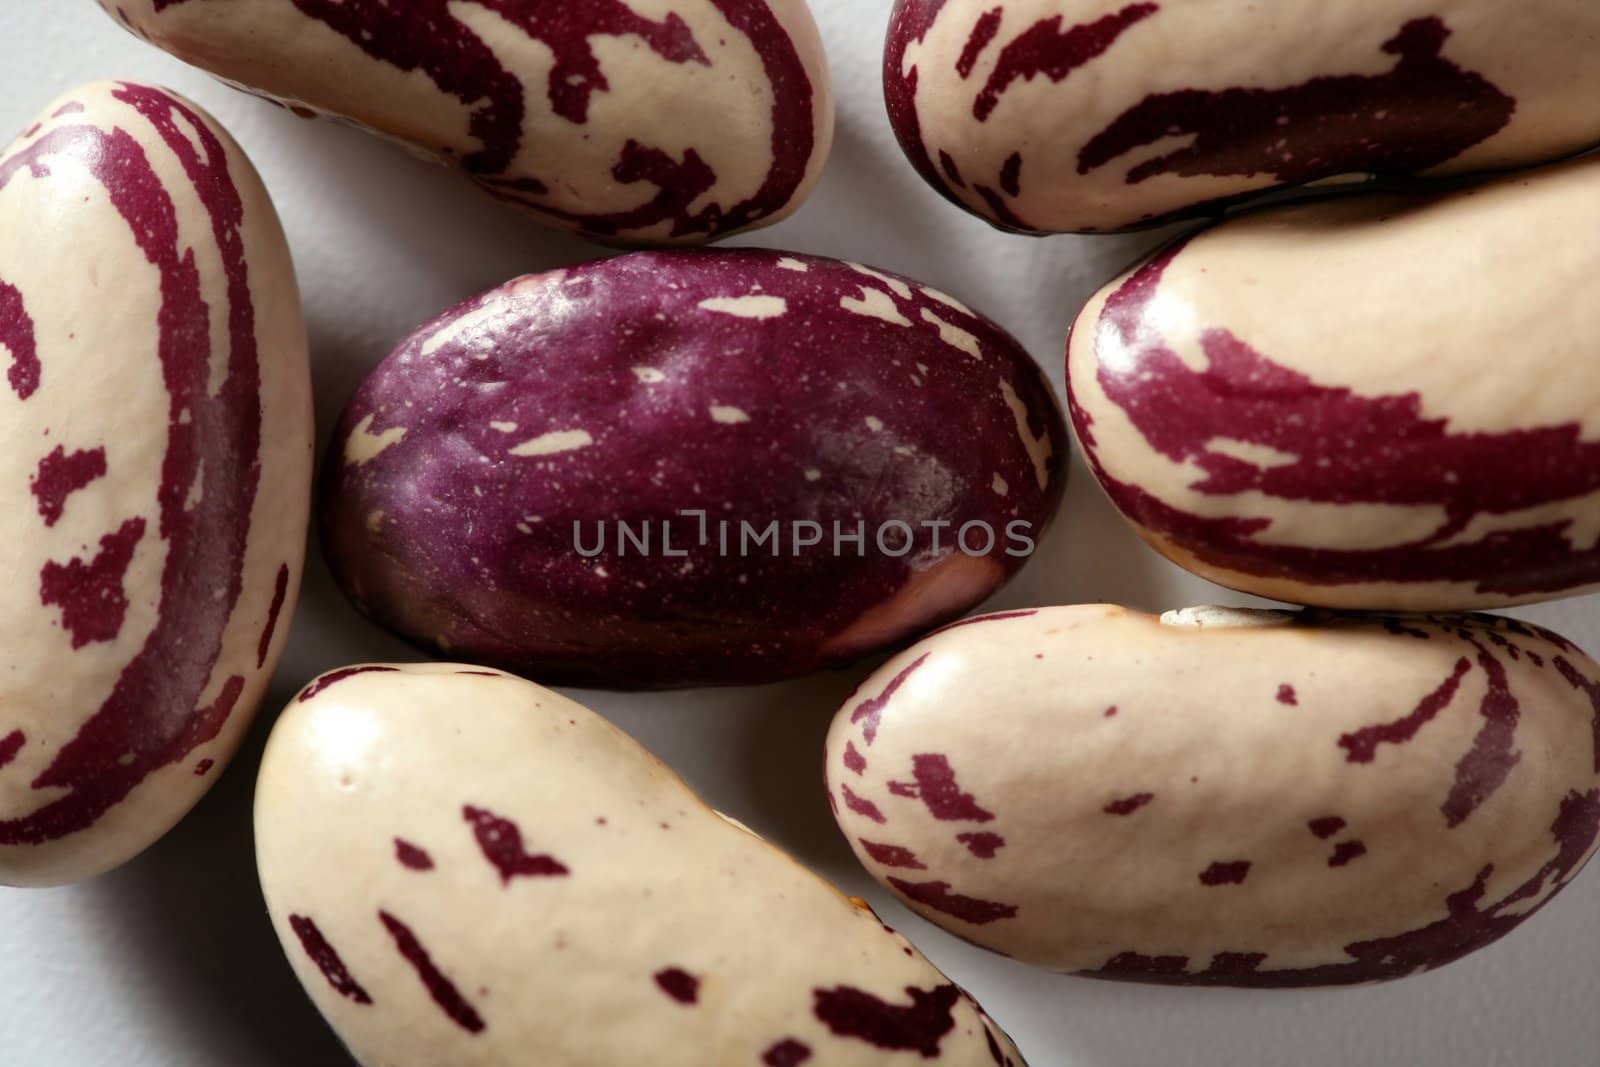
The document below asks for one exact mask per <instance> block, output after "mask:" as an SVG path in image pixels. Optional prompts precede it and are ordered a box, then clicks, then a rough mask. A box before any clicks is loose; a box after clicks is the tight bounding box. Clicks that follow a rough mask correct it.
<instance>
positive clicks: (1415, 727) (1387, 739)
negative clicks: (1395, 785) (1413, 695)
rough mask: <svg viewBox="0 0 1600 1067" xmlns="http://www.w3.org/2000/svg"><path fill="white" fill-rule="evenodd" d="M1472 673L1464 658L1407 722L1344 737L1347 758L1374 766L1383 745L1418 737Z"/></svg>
mask: <svg viewBox="0 0 1600 1067" xmlns="http://www.w3.org/2000/svg"><path fill="white" fill-rule="evenodd" d="M1471 670H1472V663H1471V661H1470V660H1468V659H1467V658H1466V657H1465V656H1463V657H1461V658H1460V659H1459V660H1457V661H1456V665H1455V670H1454V671H1453V672H1452V673H1451V675H1450V677H1448V678H1446V679H1445V680H1444V681H1443V682H1441V683H1439V686H1438V688H1436V689H1434V690H1433V692H1431V693H1429V694H1428V695H1427V696H1425V697H1423V698H1422V700H1421V701H1420V702H1418V704H1417V706H1416V708H1414V709H1413V710H1412V711H1411V713H1410V714H1408V715H1406V716H1405V717H1404V718H1402V719H1396V720H1395V721H1394V722H1387V723H1381V724H1379V725H1377V726H1364V727H1362V728H1361V729H1360V730H1357V731H1355V732H1354V733H1348V734H1344V735H1343V736H1341V737H1340V738H1339V747H1340V748H1342V749H1344V750H1345V753H1346V755H1345V758H1346V759H1347V760H1348V761H1349V762H1351V763H1371V762H1372V761H1373V760H1374V759H1376V758H1377V755H1378V746H1379V745H1382V744H1390V745H1403V744H1405V743H1406V742H1407V741H1410V740H1411V739H1412V738H1413V737H1416V736H1417V733H1418V732H1419V731H1420V730H1421V729H1422V728H1423V727H1424V726H1426V725H1427V724H1428V723H1430V722H1432V721H1433V720H1434V718H1435V717H1436V716H1437V715H1438V714H1439V712H1441V711H1443V710H1444V709H1445V708H1446V707H1448V706H1449V705H1450V702H1451V701H1452V700H1454V699H1455V696H1456V691H1457V690H1458V689H1460V688H1461V680H1462V679H1463V678H1465V677H1466V676H1467V673H1468V672H1469V671H1471Z"/></svg>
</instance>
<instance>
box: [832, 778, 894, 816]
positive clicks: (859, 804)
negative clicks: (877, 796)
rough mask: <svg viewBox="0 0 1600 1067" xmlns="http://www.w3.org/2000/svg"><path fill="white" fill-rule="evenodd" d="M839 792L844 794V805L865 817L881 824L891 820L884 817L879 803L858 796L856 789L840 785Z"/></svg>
mask: <svg viewBox="0 0 1600 1067" xmlns="http://www.w3.org/2000/svg"><path fill="white" fill-rule="evenodd" d="M839 792H840V793H841V794H842V795H843V796H844V806H845V807H847V808H849V809H850V810H851V811H853V812H855V813H856V814H857V815H859V816H861V817H862V818H863V819H871V820H872V821H873V822H875V823H879V824H882V823H886V822H888V821H889V820H888V819H886V818H884V817H883V812H881V811H879V810H878V805H876V804H874V803H873V802H872V801H870V800H868V799H867V798H866V797H860V796H857V795H856V794H855V792H854V790H852V789H851V788H850V787H849V786H847V785H840V786H839Z"/></svg>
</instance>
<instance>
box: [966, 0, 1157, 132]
mask: <svg viewBox="0 0 1600 1067" xmlns="http://www.w3.org/2000/svg"><path fill="white" fill-rule="evenodd" d="M1159 10H1160V8H1159V7H1158V6H1157V5H1155V4H1129V5H1128V6H1127V7H1125V8H1123V9H1122V10H1121V11H1118V12H1115V13H1113V14H1110V15H1106V16H1105V17H1104V18H1100V19H1097V20H1095V21H1094V22H1090V23H1085V24H1083V25H1080V26H1073V27H1071V28H1069V29H1067V30H1063V29H1062V28H1061V24H1062V16H1060V15H1054V16H1052V17H1050V18H1048V19H1042V20H1040V21H1039V22H1036V23H1034V24H1033V25H1032V26H1031V27H1029V28H1028V29H1027V30H1025V31H1023V33H1021V34H1020V35H1018V36H1017V37H1015V38H1014V39H1013V40H1012V41H1011V43H1010V44H1008V45H1006V46H1005V48H1004V49H1003V50H1002V51H1001V53H1000V61H999V62H998V63H996V64H995V68H994V72H993V73H992V74H990V75H989V81H988V83H987V84H986V85H984V87H983V90H982V91H981V92H979V93H978V96H977V99H975V100H974V101H973V102H972V114H973V115H974V116H975V117H976V118H977V119H978V121H979V122H987V121H988V119H989V116H990V115H992V114H993V113H994V109H995V108H996V107H998V106H999V104H1000V98H1001V97H1002V96H1003V95H1005V92H1006V90H1008V89H1010V88H1011V86H1012V85H1013V84H1014V83H1015V82H1018V81H1027V80H1029V79H1031V78H1035V77H1037V76H1039V75H1041V74H1042V75H1044V76H1045V77H1047V78H1049V79H1050V80H1051V81H1053V82H1057V83H1060V82H1063V81H1065V80H1066V79H1067V77H1068V76H1069V75H1071V74H1072V72H1073V71H1075V70H1077V69H1078V68H1079V67H1081V66H1083V65H1084V64H1086V63H1088V62H1090V61H1091V60H1093V59H1097V58H1099V57H1100V56H1103V55H1105V53H1106V52H1107V51H1109V50H1110V49H1111V46H1112V45H1114V44H1116V43H1117V39H1118V38H1119V37H1121V36H1122V35H1123V34H1124V33H1126V32H1128V30H1130V29H1132V28H1133V27H1134V26H1136V25H1138V24H1139V23H1140V22H1143V21H1144V20H1145V19H1147V18H1149V17H1150V16H1151V15H1154V14H1155V13H1156V12H1157V11H1159Z"/></svg>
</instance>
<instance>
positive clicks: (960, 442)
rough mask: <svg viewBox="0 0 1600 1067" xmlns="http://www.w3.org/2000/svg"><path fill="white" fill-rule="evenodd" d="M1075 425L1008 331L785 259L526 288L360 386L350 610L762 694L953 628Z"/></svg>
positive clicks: (338, 530) (500, 660)
mask: <svg viewBox="0 0 1600 1067" xmlns="http://www.w3.org/2000/svg"><path fill="white" fill-rule="evenodd" d="M1065 449H1066V444H1065V427H1064V426H1063V425H1062V423H1061V416H1060V413H1059V411H1058V409H1057V407H1056V403H1055V399H1054V396H1053V394H1052V392H1051V390H1050V387H1049V385H1048V383H1047V382H1046V381H1045V380H1044V378H1043V376H1042V375H1041V374H1040V373H1039V371H1038V368H1037V367H1036V366H1035V365H1034V364H1033V363H1032V362H1031V361H1030V360H1029V358H1028V356H1027V354H1026V353H1025V352H1024V351H1023V350H1022V349H1021V347H1020V346H1019V345H1018V344H1017V343H1016V342H1015V341H1014V340H1012V339H1011V338H1010V337H1009V336H1008V335H1007V334H1006V333H1005V332H1004V331H1003V330H1001V329H1000V328H999V327H998V326H996V325H995V324H994V323H992V322H990V321H988V320H987V319H984V318H982V317H981V316H978V315H976V314H974V313H973V312H971V311H969V310H968V309H966V308H965V307H963V306H962V305H960V304H959V303H957V302H956V301H954V300H952V299H951V298H949V297H947V296H944V295H942V294H940V293H936V292H934V291H932V290H930V289H927V288H924V287H923V286H921V285H918V284H916V283H914V282H912V281H909V280H907V279H904V278H899V277H895V276H892V275H887V274H882V273H879V272H877V271H874V270H871V269H869V268H865V267H859V266H855V265H852V264H845V263H840V262H837V261H834V260H826V259H819V258H816V257H810V256H792V255H784V254H781V253H776V252H762V251H740V252H726V253H723V252H717V253H712V252H676V253H640V254H636V255H632V256H626V257H622V258H619V259H613V260H609V261H606V262H601V263H594V264H589V265H587V266H581V267H576V268H573V269H571V270H568V271H565V272H557V273H554V274H547V275H542V276H539V277H528V278H522V279H518V280H516V281H513V282H511V283H509V284H508V285H505V286H503V287H501V288H499V289H496V290H493V291H491V292H489V293H486V294H484V295H482V296H480V297H478V298H476V299H474V300H469V301H467V302H466V303H464V304H462V305H460V306H459V307H457V308H454V309H452V310H451V311H449V312H447V313H445V315H443V316H442V317H440V318H439V319H437V320H435V321H434V322H432V323H429V324H428V325H426V326H423V327H422V328H421V329H419V330H418V331H417V332H416V333H414V334H412V336H411V337H410V338H408V339H407V340H406V341H404V342H403V343H402V344H401V345H400V347H399V348H398V349H397V350H396V351H395V353H394V354H393V355H391V356H390V357H389V359H388V360H387V361H386V362H385V363H383V364H382V365H381V366H380V367H379V368H378V369H377V370H376V371H374V372H373V374H372V375H371V377H369V378H368V379H367V381H366V383H365V384H364V385H363V386H362V387H361V389H360V391H359V392H358V393H357V394H356V396H355V398H354V399H353V400H352V401H351V404H350V406H349V408H348V409H347V410H346V412H345V415H344V418H343V421H342V422H341V424H340V427H339V431H338V433H337V434H336V436H335V439H334V443H333V446H332V449H331V451H330V452H329V455H328V459H327V469H326V473H325V475H324V479H323V490H322V492H323V497H322V507H321V521H322V529H323V544H324V546H325V548H326V550H327V553H328V559H329V561H330V563H331V564H332V566H333V569H334V572H335V574H336V576H337V577H338V579H339V581H340V584H341V585H342V586H343V588H344V589H345V591H346V592H347V593H349V594H350V596H351V597H352V599H353V600H354V601H355V602H356V604H357V605H358V606H359V607H361V608H362V610H364V611H365V612H367V613H368V614H369V615H371V616H372V617H373V618H374V619H376V620H378V621H379V622H381V623H383V624H384V625H386V626H389V627H390V628H392V629H394V630H397V631H399V632H400V633H402V634H404V635H406V636H407V637H410V638H412V639H413V640H416V641H418V642H421V643H423V644H426V645H429V646H431V647H434V648H438V649H440V650H443V651H445V652H447V653H448V654H449V655H450V656H452V657H453V658H466V659H472V660H475V661H478V662H486V663H492V664H493V665H495V666H499V667H506V668H507V669H512V670H516V671H517V672H518V673H526V674H531V675H533V676H535V677H538V678H539V679H540V680H544V681H551V680H564V681H582V682H587V683H597V684H601V685H612V686H653V685H683V684H692V683H708V684H710V683H743V682H765V681H773V680H776V679H778V678H781V677H785V676H789V675H796V674H801V673H805V672H808V671H813V670H817V669H819V668H822V667H828V666H833V665H837V664H841V663H845V662H848V661H850V660H852V659H856V658H859V657H860V656H863V655H866V654H868V653H870V652H871V651H873V650H876V649H880V648H884V647H887V646H889V645H892V644H893V643H895V642H897V641H899V640H901V639H902V638H904V637H906V636H908V635H910V634H914V633H916V632H918V631H921V630H925V629H928V628H930V627H932V626H936V625H938V624H939V623H942V622H946V621H948V620H950V619H952V618H955V617H956V616H958V615H960V614H962V613H963V612H965V611H966V610H968V609H969V608H971V607H972V606H973V605H974V604H976V603H977V602H978V601H980V600H982V599H983V598H984V597H986V596H988V595H989V594H990V593H991V592H993V591H994V589H995V588H996V587H997V586H998V585H999V584H1000V583H1001V582H1003V581H1004V580H1005V579H1006V578H1008V577H1010V576H1011V575H1012V574H1014V573H1015V572H1016V570H1017V569H1018V568H1019V567H1021V566H1022V564H1023V562H1024V561H1025V558H1026V556H1027V554H1028V552H1029V551H1030V550H1031V548H1032V546H1033V544H1034V543H1036V542H1037V540H1038V538H1039V537H1040V536H1041V535H1042V533H1043V530H1044V528H1045V526H1046V525H1047V524H1048V522H1049V521H1050V517H1051V515H1052V514H1053V513H1054V511H1055V508H1056V506H1057V504H1058V503H1059V500H1060V496H1061V490H1062V483H1063V481H1064V478H1065V464H1064V462H1063V461H1064V458H1065V455H1064V454H1065Z"/></svg>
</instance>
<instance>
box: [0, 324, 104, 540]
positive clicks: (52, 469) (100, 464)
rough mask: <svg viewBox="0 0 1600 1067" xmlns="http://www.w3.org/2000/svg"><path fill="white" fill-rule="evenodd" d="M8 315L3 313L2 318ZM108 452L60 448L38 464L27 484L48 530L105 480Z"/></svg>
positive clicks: (95, 449) (59, 446)
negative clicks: (80, 494) (74, 500)
mask: <svg viewBox="0 0 1600 1067" xmlns="http://www.w3.org/2000/svg"><path fill="white" fill-rule="evenodd" d="M4 313H5V312H4V311H3V310H0V315H3V314H4ZM105 473H106V450H105V449H103V448H93V449H87V450H80V451H76V452H71V453H69V452H68V451H67V450H66V449H65V448H64V447H62V446H61V445H57V446H56V448H55V451H54V452H51V453H50V454H49V455H47V456H45V457H44V458H43V459H41V460H40V461H39V470H38V473H36V474H35V475H34V476H33V478H32V479H31V480H30V481H29V482H28V488H29V489H31V490H32V491H33V496H34V499H35V500H37V501H38V504H39V515H40V517H42V518H43V519H44V524H45V525H46V526H54V525H55V524H56V523H57V522H58V521H60V519H61V515H62V512H64V511H65V510H66V507H67V497H69V496H71V495H72V494H73V493H76V492H77V491H78V490H79V489H82V488H84V487H85V486H87V485H89V484H91V483H92V482H94V480H95V479H96V478H103V477H105Z"/></svg>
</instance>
